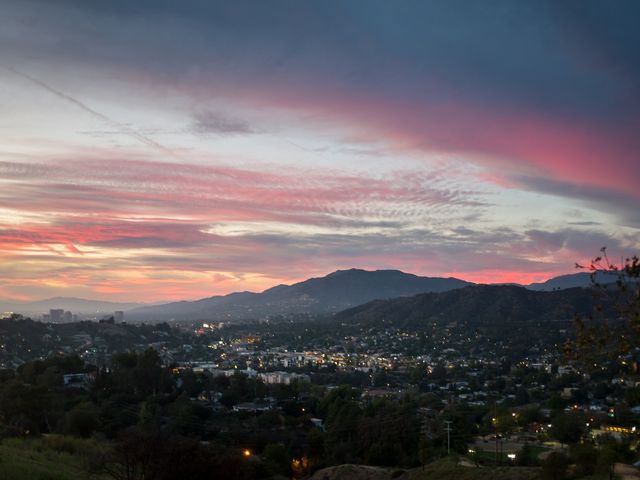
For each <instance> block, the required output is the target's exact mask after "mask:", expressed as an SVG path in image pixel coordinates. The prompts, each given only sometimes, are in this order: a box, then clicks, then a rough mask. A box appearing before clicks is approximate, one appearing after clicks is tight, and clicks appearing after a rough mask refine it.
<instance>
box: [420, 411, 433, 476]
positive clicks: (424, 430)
mask: <svg viewBox="0 0 640 480" xmlns="http://www.w3.org/2000/svg"><path fill="white" fill-rule="evenodd" d="M420 413H421V415H422V423H421V425H420V443H421V446H420V460H421V462H422V470H424V467H425V464H426V463H427V442H428V441H429V439H430V438H431V425H430V423H429V414H430V409H429V408H424V407H423V408H421V409H420Z"/></svg>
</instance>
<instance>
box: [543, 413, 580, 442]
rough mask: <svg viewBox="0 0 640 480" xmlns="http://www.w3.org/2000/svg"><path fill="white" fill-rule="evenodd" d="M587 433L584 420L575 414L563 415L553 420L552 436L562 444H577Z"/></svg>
mask: <svg viewBox="0 0 640 480" xmlns="http://www.w3.org/2000/svg"><path fill="white" fill-rule="evenodd" d="M584 432H585V422H584V419H582V418H580V416H579V415H577V414H575V413H561V414H560V415H557V416H556V417H554V419H553V424H552V427H551V431H550V433H551V435H552V436H553V438H555V439H556V440H558V441H559V442H560V443H562V444H572V443H577V442H578V441H579V440H580V439H581V438H582V436H583V435H584Z"/></svg>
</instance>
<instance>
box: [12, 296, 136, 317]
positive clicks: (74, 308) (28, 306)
mask: <svg viewBox="0 0 640 480" xmlns="http://www.w3.org/2000/svg"><path fill="white" fill-rule="evenodd" d="M140 306H142V304H141V303H133V302H104V301H101V300H86V299H84V298H72V297H54V298H48V299H46V300H37V301H33V302H17V301H3V300H0V312H16V313H22V314H24V315H40V314H42V313H48V312H49V309H52V308H62V309H64V310H69V311H71V312H73V313H79V314H83V315H92V314H96V315H106V314H110V313H113V312H115V311H117V310H123V311H126V310H130V309H132V308H136V307H140Z"/></svg>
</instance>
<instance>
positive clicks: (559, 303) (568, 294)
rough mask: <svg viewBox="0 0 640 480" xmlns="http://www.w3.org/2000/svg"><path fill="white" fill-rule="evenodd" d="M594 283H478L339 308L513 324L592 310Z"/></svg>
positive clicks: (416, 319)
mask: <svg viewBox="0 0 640 480" xmlns="http://www.w3.org/2000/svg"><path fill="white" fill-rule="evenodd" d="M595 300H596V299H595V297H594V292H593V291H592V290H590V289H583V288H573V289H567V290H559V291H551V292H544V291H539V292H538V291H532V290H528V289H526V288H524V287H518V286H512V285H476V286H469V287H466V288H462V289H458V290H452V291H449V292H441V293H426V294H420V295H415V296H413V297H408V298H396V299H391V300H378V301H373V302H370V303H367V304H364V305H360V306H357V307H354V308H351V309H348V310H345V311H343V312H340V313H338V314H337V315H336V316H335V318H336V320H338V321H341V322H344V323H372V324H373V323H393V324H394V325H396V326H399V327H411V326H415V325H419V324H423V323H427V322H429V321H439V322H443V321H444V322H453V321H457V322H465V323H468V324H470V325H507V326H509V325H513V324H516V323H527V322H530V321H539V322H544V321H554V320H570V319H572V318H573V317H574V316H575V314H576V313H578V314H587V313H589V312H590V311H591V309H592V306H593V305H594V302H595Z"/></svg>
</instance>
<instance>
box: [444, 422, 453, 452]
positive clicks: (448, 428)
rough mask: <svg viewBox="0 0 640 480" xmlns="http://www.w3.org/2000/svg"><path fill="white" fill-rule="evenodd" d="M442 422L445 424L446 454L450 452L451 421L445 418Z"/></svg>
mask: <svg viewBox="0 0 640 480" xmlns="http://www.w3.org/2000/svg"><path fill="white" fill-rule="evenodd" d="M444 423H446V424H447V426H446V429H447V455H449V453H450V452H451V424H452V423H453V422H452V421H451V420H445V421H444Z"/></svg>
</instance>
